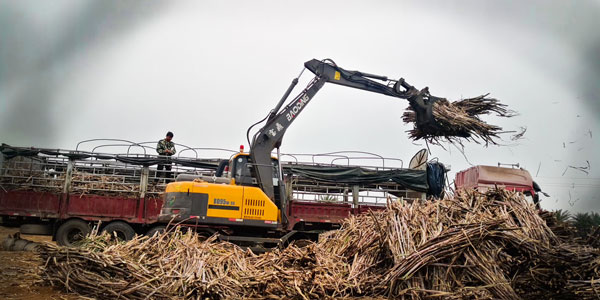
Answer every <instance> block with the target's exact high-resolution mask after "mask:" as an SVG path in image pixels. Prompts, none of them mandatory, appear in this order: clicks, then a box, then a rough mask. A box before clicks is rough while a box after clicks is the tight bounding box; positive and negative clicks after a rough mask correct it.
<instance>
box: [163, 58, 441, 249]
mask: <svg viewBox="0 0 600 300" xmlns="http://www.w3.org/2000/svg"><path fill="white" fill-rule="evenodd" d="M304 67H305V69H308V70H309V71H311V72H312V73H314V74H315V77H314V78H313V79H312V80H311V81H310V83H309V84H308V86H307V87H306V88H305V89H304V90H303V91H302V92H301V93H299V94H298V95H297V96H296V97H295V98H293V100H291V101H290V102H289V103H288V104H287V105H285V106H284V104H285V102H286V100H287V98H288V97H289V95H290V93H291V92H292V90H293V89H294V87H295V86H296V85H297V83H298V79H299V77H300V76H301V75H302V72H301V73H300V75H299V76H298V77H297V78H294V79H293V81H292V83H291V85H290V86H289V87H288V89H287V90H286V92H285V93H284V95H283V97H282V98H281V100H280V101H279V102H278V103H277V105H276V107H275V108H274V109H273V110H271V111H270V112H269V114H268V115H267V116H266V117H265V118H264V119H263V120H261V121H259V122H257V123H255V124H254V125H252V126H251V127H250V128H249V129H248V132H247V135H248V142H249V144H250V153H246V152H244V151H243V149H241V151H240V152H239V153H237V154H236V155H234V156H233V157H232V158H231V159H230V160H229V161H228V162H227V163H224V164H223V165H222V166H220V167H219V170H217V173H216V176H214V177H198V178H187V179H186V178H179V179H178V181H176V182H173V183H169V184H168V185H167V188H166V193H165V195H164V205H163V209H162V212H161V215H160V216H159V220H160V222H162V223H169V222H170V223H181V224H185V225H187V226H192V227H196V228H197V229H198V230H199V231H205V232H208V233H214V232H217V231H218V232H220V233H222V234H223V235H228V236H229V238H228V239H229V240H235V241H246V242H252V241H254V242H256V241H258V242H273V243H280V242H282V241H285V240H287V239H290V238H292V235H293V234H294V233H295V232H293V231H291V229H290V228H288V227H287V226H286V225H287V223H288V220H287V207H286V206H287V204H288V201H289V199H286V192H285V191H286V189H285V185H284V181H283V180H282V178H283V175H282V168H281V164H280V162H279V156H280V152H279V148H280V146H281V141H282V139H283V136H284V134H285V132H286V130H287V129H288V127H289V126H290V125H291V124H292V122H293V121H294V120H295V119H296V118H297V116H298V115H299V114H300V113H301V112H302V111H303V110H304V109H305V108H306V106H307V105H308V104H309V103H310V101H311V100H312V99H313V97H314V96H315V94H316V93H317V92H318V91H319V90H320V89H321V87H323V85H324V84H325V83H327V82H329V83H334V84H339V85H343V86H347V87H352V88H357V89H361V90H366V91H370V92H375V93H380V94H384V95H388V96H392V97H397V98H402V99H407V100H408V101H409V104H410V105H411V107H412V109H413V110H414V111H415V112H416V116H417V126H419V127H420V128H423V129H426V128H431V129H435V127H436V126H438V125H437V124H436V122H435V120H434V119H433V116H432V104H433V103H434V102H435V101H436V100H437V99H439V98H436V97H433V96H431V95H429V93H428V91H427V89H423V90H421V91H419V90H417V89H416V88H414V87H413V86H411V85H409V84H408V83H406V82H405V81H404V79H399V80H390V79H388V78H387V77H386V76H380V75H373V74H369V73H364V72H359V71H348V70H344V69H342V68H340V67H338V66H337V65H336V64H335V63H334V62H333V61H332V60H330V59H326V60H316V59H313V60H310V61H307V62H306V63H305V64H304ZM302 71H304V69H303V70H302ZM282 107H283V108H282ZM262 122H264V125H263V126H262V128H261V129H259V130H258V131H257V132H256V134H254V135H253V137H252V139H251V140H250V136H249V133H250V131H251V129H252V128H253V127H254V126H256V125H258V124H260V123H262ZM274 149H277V157H272V152H273V150H274ZM225 166H226V167H227V168H228V171H229V172H228V175H227V176H223V173H224V172H223V170H224V168H225ZM181 180H183V181H181Z"/></svg>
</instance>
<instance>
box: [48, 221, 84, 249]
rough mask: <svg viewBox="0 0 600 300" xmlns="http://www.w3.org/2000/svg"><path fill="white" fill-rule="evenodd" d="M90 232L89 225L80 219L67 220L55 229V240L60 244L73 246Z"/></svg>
mask: <svg viewBox="0 0 600 300" xmlns="http://www.w3.org/2000/svg"><path fill="white" fill-rule="evenodd" d="M89 233H90V226H89V225H88V223H86V222H84V221H82V220H76V219H73V220H69V221H67V222H65V223H63V224H62V225H60V227H58V230H57V231H56V242H57V243H58V244H59V245H61V246H67V247H73V246H75V244H76V243H77V242H78V241H81V240H82V239H83V238H84V237H85V236H86V235H88V234H89Z"/></svg>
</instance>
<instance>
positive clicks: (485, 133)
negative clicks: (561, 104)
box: [402, 88, 515, 145]
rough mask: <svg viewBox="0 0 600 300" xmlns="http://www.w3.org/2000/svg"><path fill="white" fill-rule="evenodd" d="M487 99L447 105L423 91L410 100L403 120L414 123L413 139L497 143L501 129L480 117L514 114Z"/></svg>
mask: <svg viewBox="0 0 600 300" xmlns="http://www.w3.org/2000/svg"><path fill="white" fill-rule="evenodd" d="M487 96H488V94H486V95H481V96H478V97H474V98H467V99H463V100H458V101H454V102H450V101H448V100H446V99H444V98H438V97H433V96H431V95H429V91H428V90H427V88H425V89H424V90H422V91H420V92H418V93H416V94H415V95H413V96H412V97H411V98H409V101H410V106H409V107H408V108H407V110H406V111H405V112H404V114H403V116H402V119H403V120H404V122H405V123H414V128H413V129H412V130H409V134H410V137H411V138H412V139H413V140H419V139H424V140H427V141H429V142H433V143H439V142H440V141H444V140H446V141H449V142H456V143H461V141H460V139H461V138H464V139H466V140H472V141H474V142H478V141H479V140H481V141H483V142H485V144H486V145H487V144H489V143H492V144H496V139H497V138H499V136H498V134H499V133H501V131H502V128H501V127H499V126H496V125H492V124H488V123H486V122H484V121H483V120H481V119H480V117H479V116H480V115H487V114H491V113H495V114H496V115H497V116H500V117H512V116H513V115H514V114H515V113H514V112H513V111H511V110H509V109H508V108H507V107H506V105H505V104H502V103H500V101H498V100H497V99H494V98H488V97H487ZM419 114H421V116H420V115H419Z"/></svg>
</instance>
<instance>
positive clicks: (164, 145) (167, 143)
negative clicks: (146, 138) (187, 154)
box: [156, 131, 177, 180]
mask: <svg viewBox="0 0 600 300" xmlns="http://www.w3.org/2000/svg"><path fill="white" fill-rule="evenodd" d="M172 139H173V133H172V132H170V131H169V132H167V136H166V137H165V138H164V139H162V140H160V141H158V144H156V152H158V155H161V156H166V157H167V161H166V162H165V163H161V164H158V167H157V168H156V170H157V172H156V177H157V180H158V178H160V177H164V178H171V161H170V160H169V159H168V158H169V157H170V156H172V155H173V154H175V152H177V151H176V150H175V143H173V142H172V141H171V140H172ZM163 169H165V171H164V172H162V170H163Z"/></svg>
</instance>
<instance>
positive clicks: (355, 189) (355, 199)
mask: <svg viewBox="0 0 600 300" xmlns="http://www.w3.org/2000/svg"><path fill="white" fill-rule="evenodd" d="M352 203H353V205H354V208H358V185H354V186H352Z"/></svg>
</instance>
